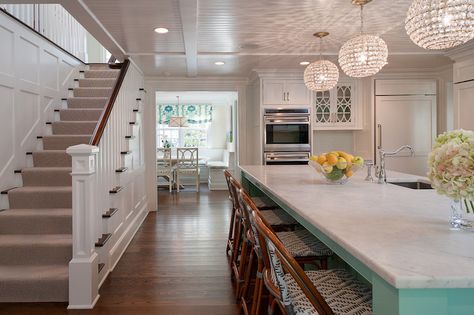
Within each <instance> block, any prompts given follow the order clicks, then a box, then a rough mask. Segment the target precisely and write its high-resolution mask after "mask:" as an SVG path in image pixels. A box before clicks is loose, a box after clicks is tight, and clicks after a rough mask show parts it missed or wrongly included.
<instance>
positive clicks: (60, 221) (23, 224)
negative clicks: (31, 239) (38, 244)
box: [0, 209, 72, 234]
mask: <svg viewBox="0 0 474 315" xmlns="http://www.w3.org/2000/svg"><path fill="white" fill-rule="evenodd" d="M10 211H15V210H10ZM35 211H41V209H35ZM0 234H72V215H69V216H67V215H60V216H34V215H31V216H26V215H25V216H23V215H22V216H3V215H0Z"/></svg>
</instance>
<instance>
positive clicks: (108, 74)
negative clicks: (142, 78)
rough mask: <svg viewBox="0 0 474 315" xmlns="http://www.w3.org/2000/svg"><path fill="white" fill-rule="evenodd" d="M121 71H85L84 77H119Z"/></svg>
mask: <svg viewBox="0 0 474 315" xmlns="http://www.w3.org/2000/svg"><path fill="white" fill-rule="evenodd" d="M118 74H119V71H118V70H117V71H85V72H84V78H86V79H87V78H108V79H112V78H113V79H115V78H117V76H118Z"/></svg>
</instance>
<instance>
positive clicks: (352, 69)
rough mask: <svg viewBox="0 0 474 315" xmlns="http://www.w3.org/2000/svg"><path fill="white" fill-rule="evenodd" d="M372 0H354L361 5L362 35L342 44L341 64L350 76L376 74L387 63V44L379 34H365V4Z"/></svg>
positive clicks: (353, 1) (360, 76)
mask: <svg viewBox="0 0 474 315" xmlns="http://www.w3.org/2000/svg"><path fill="white" fill-rule="evenodd" d="M370 1H372V0H352V4H354V5H358V6H360V35H358V36H356V37H354V38H352V39H350V40H349V41H347V42H346V43H344V45H342V47H341V50H340V51H339V65H340V66H341V69H342V71H344V73H345V74H347V75H348V76H350V77H355V78H363V77H368V76H371V75H374V74H376V73H377V72H379V71H380V69H382V68H383V66H385V65H386V64H387V57H388V49H387V44H385V42H384V41H383V39H381V38H380V37H378V36H375V35H368V34H364V17H363V8H364V5H365V4H367V3H369V2H370Z"/></svg>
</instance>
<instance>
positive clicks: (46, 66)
mask: <svg viewBox="0 0 474 315" xmlns="http://www.w3.org/2000/svg"><path fill="white" fill-rule="evenodd" d="M41 57H42V58H41V59H42V60H41V76H42V77H41V80H42V81H43V82H44V87H46V88H50V89H52V90H54V91H57V90H58V88H59V85H58V84H59V83H58V77H59V58H58V56H56V55H54V53H50V52H49V51H47V50H43V52H42V56H41Z"/></svg>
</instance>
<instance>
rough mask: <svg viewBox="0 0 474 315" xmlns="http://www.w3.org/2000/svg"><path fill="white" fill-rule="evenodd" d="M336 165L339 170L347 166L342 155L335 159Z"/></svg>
mask: <svg viewBox="0 0 474 315" xmlns="http://www.w3.org/2000/svg"><path fill="white" fill-rule="evenodd" d="M336 167H337V168H338V169H340V170H343V169H345V168H346V167H347V161H346V159H345V158H343V157H340V158H339V159H338V160H337V163H336Z"/></svg>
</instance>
